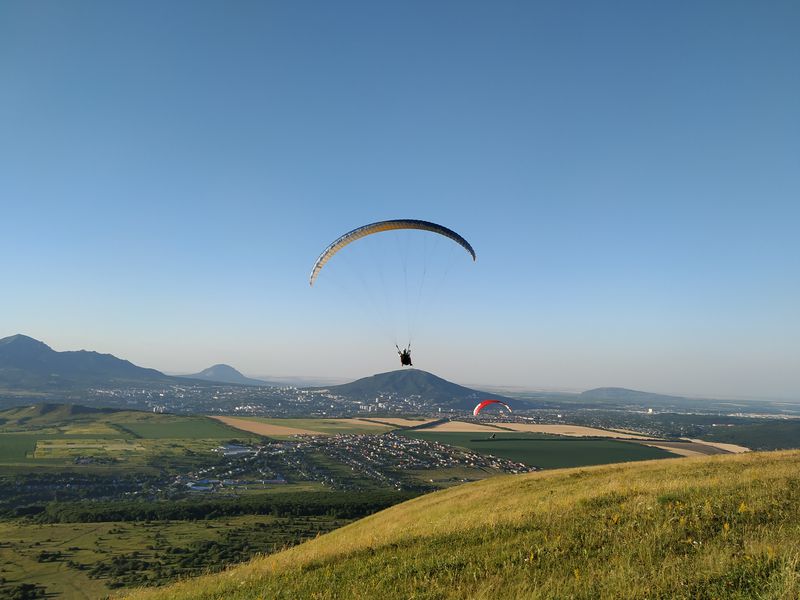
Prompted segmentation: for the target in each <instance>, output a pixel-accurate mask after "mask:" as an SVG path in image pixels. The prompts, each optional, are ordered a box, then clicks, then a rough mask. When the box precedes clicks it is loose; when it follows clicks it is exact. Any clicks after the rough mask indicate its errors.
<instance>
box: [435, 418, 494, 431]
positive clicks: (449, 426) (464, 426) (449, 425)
mask: <svg viewBox="0 0 800 600" xmlns="http://www.w3.org/2000/svg"><path fill="white" fill-rule="evenodd" d="M425 431H441V432H466V431H486V432H488V433H493V432H498V431H502V429H499V428H498V427H495V426H494V425H488V424H487V425H481V424H478V423H467V422H466V421H445V422H444V423H439V424H438V425H434V426H433V427H426V428H425Z"/></svg>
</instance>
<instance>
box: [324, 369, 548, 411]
mask: <svg viewBox="0 0 800 600" xmlns="http://www.w3.org/2000/svg"><path fill="white" fill-rule="evenodd" d="M327 389H329V390H330V391H331V392H333V393H335V394H338V395H340V396H345V397H348V398H352V399H354V400H372V399H374V398H376V397H378V396H381V395H396V396H402V397H409V396H419V397H421V398H425V399H426V400H427V401H428V402H429V403H430V405H431V407H435V406H442V407H446V408H460V409H465V410H466V409H471V408H472V407H474V406H475V404H477V403H478V402H480V401H481V400H485V399H486V398H496V399H498V400H503V401H504V402H509V403H510V404H511V405H512V406H515V405H519V404H521V403H522V402H523V401H521V400H513V399H509V398H505V397H503V396H498V395H497V394H491V393H489V392H482V391H479V390H473V389H470V388H467V387H464V386H461V385H458V384H455V383H452V382H450V381H447V380H446V379H442V378H441V377H437V376H436V375H434V374H432V373H428V372H427V371H420V370H419V369H403V370H397V371H389V372H388V373H379V374H377V375H372V376H371V377H364V378H362V379H358V380H356V381H353V382H351V383H345V384H342V385H334V386H330V387H328V388H327ZM525 404H526V407H527V408H532V407H534V406H535V404H533V403H531V402H525Z"/></svg>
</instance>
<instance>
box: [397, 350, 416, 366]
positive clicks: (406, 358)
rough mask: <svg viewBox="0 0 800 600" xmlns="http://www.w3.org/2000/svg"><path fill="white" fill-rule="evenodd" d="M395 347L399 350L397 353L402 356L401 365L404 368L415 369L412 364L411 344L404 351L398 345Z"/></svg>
mask: <svg viewBox="0 0 800 600" xmlns="http://www.w3.org/2000/svg"><path fill="white" fill-rule="evenodd" d="M394 347H395V348H397V353H398V354H399V355H400V364H401V365H403V366H404V367H413V366H414V365H412V364H411V344H409V345H408V348H404V349H403V350H400V346H398V345H397V344H395V345H394Z"/></svg>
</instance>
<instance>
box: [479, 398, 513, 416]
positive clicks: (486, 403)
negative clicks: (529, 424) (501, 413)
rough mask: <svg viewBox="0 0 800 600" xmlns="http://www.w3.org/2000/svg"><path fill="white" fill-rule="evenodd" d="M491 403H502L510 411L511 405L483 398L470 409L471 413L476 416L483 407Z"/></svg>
mask: <svg viewBox="0 0 800 600" xmlns="http://www.w3.org/2000/svg"><path fill="white" fill-rule="evenodd" d="M492 404H502V405H503V406H505V407H506V409H508V412H511V407H510V406H509V405H508V404H506V403H505V402H501V401H500V400H484V401H483V402H481V403H479V404H478V406H476V407H475V409H474V410H473V411H472V415H473V416H475V417H477V416H478V414H479V413H480V412H481V411H482V410H483V409H484V408H486V407H487V406H490V405H492Z"/></svg>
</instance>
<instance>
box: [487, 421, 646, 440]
mask: <svg viewBox="0 0 800 600" xmlns="http://www.w3.org/2000/svg"><path fill="white" fill-rule="evenodd" d="M495 425H496V426H497V427H502V428H503V429H510V430H512V431H526V432H530V433H552V434H553V435H568V436H570V437H607V438H615V439H629V440H647V439H651V438H649V437H647V436H644V435H642V434H639V433H633V432H627V433H625V432H622V431H608V430H606V429H596V428H595V427H583V426H581V425H548V424H546V423H495Z"/></svg>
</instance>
